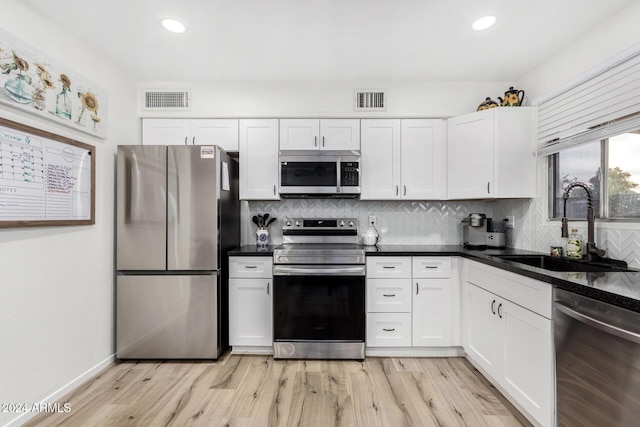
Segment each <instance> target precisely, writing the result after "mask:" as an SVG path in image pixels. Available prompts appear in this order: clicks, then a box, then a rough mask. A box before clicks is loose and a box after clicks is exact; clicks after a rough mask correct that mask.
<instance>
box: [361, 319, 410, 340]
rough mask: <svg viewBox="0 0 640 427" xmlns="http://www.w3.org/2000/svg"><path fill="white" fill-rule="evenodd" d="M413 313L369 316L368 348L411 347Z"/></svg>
mask: <svg viewBox="0 0 640 427" xmlns="http://www.w3.org/2000/svg"><path fill="white" fill-rule="evenodd" d="M410 346H411V313H369V314H367V347H410Z"/></svg>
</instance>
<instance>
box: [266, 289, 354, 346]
mask: <svg viewBox="0 0 640 427" xmlns="http://www.w3.org/2000/svg"><path fill="white" fill-rule="evenodd" d="M364 284H365V279H364V277H363V276H358V277H354V276H276V277H275V278H274V292H273V315H274V319H273V325H274V340H275V341H306V340H312V341H364V335H365V311H364V310H365V308H364V300H365V290H364V289H365V286H364Z"/></svg>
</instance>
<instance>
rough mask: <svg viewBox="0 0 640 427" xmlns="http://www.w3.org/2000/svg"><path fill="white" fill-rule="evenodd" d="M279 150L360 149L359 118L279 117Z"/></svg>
mask: <svg viewBox="0 0 640 427" xmlns="http://www.w3.org/2000/svg"><path fill="white" fill-rule="evenodd" d="M280 149H281V150H360V120H359V119H281V120H280Z"/></svg>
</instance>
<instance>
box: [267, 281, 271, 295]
mask: <svg viewBox="0 0 640 427" xmlns="http://www.w3.org/2000/svg"><path fill="white" fill-rule="evenodd" d="M269 286H271V282H267V295H269Z"/></svg>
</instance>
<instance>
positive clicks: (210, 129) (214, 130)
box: [142, 119, 238, 151]
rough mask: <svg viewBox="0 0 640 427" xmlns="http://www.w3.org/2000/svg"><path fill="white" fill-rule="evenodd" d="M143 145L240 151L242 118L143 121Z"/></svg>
mask: <svg viewBox="0 0 640 427" xmlns="http://www.w3.org/2000/svg"><path fill="white" fill-rule="evenodd" d="M142 144H143V145H218V146H220V147H221V148H222V149H223V150H225V151H238V119H142Z"/></svg>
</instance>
